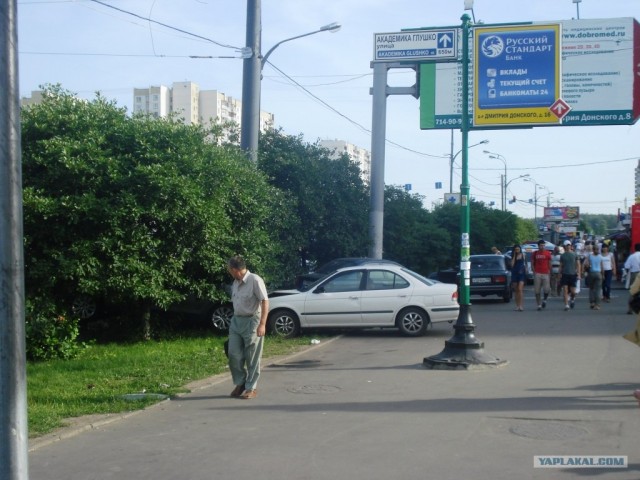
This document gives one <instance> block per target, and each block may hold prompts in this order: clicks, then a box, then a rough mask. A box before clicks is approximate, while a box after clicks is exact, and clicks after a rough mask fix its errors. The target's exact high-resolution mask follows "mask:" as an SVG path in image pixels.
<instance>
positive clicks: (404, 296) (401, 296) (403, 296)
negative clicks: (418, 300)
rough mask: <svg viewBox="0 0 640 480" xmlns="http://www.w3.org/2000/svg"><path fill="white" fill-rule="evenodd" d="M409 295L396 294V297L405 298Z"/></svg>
mask: <svg viewBox="0 0 640 480" xmlns="http://www.w3.org/2000/svg"><path fill="white" fill-rule="evenodd" d="M408 296H409V295H398V298H407V297H408Z"/></svg>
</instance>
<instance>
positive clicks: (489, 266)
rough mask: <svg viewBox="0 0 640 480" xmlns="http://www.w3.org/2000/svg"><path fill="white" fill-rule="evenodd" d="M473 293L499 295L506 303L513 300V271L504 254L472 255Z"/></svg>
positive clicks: (471, 289)
mask: <svg viewBox="0 0 640 480" xmlns="http://www.w3.org/2000/svg"><path fill="white" fill-rule="evenodd" d="M469 261H470V263H471V284H470V287H469V293H470V294H471V295H481V296H483V297H486V296H488V295H498V296H499V297H502V300H503V301H504V302H505V303H508V302H510V301H511V295H512V292H511V271H510V270H509V269H508V268H507V264H506V258H505V257H504V256H503V255H495V254H486V255H471V257H470V258H469Z"/></svg>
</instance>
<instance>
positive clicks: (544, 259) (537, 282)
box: [531, 239, 551, 310]
mask: <svg viewBox="0 0 640 480" xmlns="http://www.w3.org/2000/svg"><path fill="white" fill-rule="evenodd" d="M531 266H532V267H533V289H534V291H535V294H536V304H537V305H538V310H542V309H543V308H545V307H546V306H547V298H548V297H549V291H550V290H551V283H550V280H551V279H550V274H551V252H550V251H549V250H546V249H545V241H544V240H542V239H540V240H538V250H537V251H535V252H533V253H532V254H531ZM541 294H542V295H544V297H542V295H541ZM541 298H542V302H540V299H541Z"/></svg>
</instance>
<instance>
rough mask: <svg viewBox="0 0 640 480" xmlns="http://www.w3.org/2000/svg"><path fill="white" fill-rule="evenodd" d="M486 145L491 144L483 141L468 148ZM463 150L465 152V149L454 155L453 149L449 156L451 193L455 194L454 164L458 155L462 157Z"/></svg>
mask: <svg viewBox="0 0 640 480" xmlns="http://www.w3.org/2000/svg"><path fill="white" fill-rule="evenodd" d="M486 143H489V140H482V141H480V142H478V143H475V144H473V145H469V147H468V148H471V147H477V146H478V145H484V144H486ZM452 146H453V145H452ZM463 150H464V148H462V149H460V150H458V151H457V152H456V154H455V155H453V148H452V149H451V154H450V155H449V193H453V162H454V161H455V159H456V157H457V156H458V155H460V153H462V151H463ZM445 155H446V154H445Z"/></svg>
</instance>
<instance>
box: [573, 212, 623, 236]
mask: <svg viewBox="0 0 640 480" xmlns="http://www.w3.org/2000/svg"><path fill="white" fill-rule="evenodd" d="M617 226H618V216H617V215H597V214H590V213H582V214H580V226H579V228H578V230H581V231H583V232H587V233H590V234H593V235H607V234H608V233H610V231H615V230H616V229H617Z"/></svg>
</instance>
